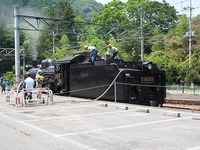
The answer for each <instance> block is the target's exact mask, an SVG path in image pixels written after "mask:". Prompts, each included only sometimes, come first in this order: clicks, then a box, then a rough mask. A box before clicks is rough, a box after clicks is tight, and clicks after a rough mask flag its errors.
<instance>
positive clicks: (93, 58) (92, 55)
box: [84, 45, 98, 65]
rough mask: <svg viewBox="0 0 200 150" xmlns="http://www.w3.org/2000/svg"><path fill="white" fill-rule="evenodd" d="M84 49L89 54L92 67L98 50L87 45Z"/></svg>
mask: <svg viewBox="0 0 200 150" xmlns="http://www.w3.org/2000/svg"><path fill="white" fill-rule="evenodd" d="M84 48H85V50H87V51H89V52H90V60H91V63H92V65H94V61H95V60H96V58H97V54H98V49H97V48H96V47H95V46H88V45H86V46H85V47H84Z"/></svg>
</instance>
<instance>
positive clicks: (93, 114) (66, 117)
mask: <svg viewBox="0 0 200 150" xmlns="http://www.w3.org/2000/svg"><path fill="white" fill-rule="evenodd" d="M134 111H135V110H127V111H124V110H123V111H111V112H103V113H92V114H84V115H72V116H65V117H59V116H58V117H47V118H42V119H30V120H24V121H21V122H36V121H46V120H54V119H59V120H63V119H71V120H74V118H75V119H77V117H78V118H80V117H87V116H99V115H107V114H116V113H127V112H134ZM136 115H139V116H141V115H144V114H136Z"/></svg>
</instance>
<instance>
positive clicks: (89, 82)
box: [50, 52, 166, 106]
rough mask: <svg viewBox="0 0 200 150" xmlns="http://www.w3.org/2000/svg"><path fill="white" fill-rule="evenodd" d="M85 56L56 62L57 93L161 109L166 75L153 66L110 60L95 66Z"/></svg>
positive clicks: (54, 88) (52, 82)
mask: <svg viewBox="0 0 200 150" xmlns="http://www.w3.org/2000/svg"><path fill="white" fill-rule="evenodd" d="M88 60H89V53H88V52H83V53H78V54H74V55H71V56H67V57H64V58H62V59H60V60H57V61H55V62H54V76H53V80H51V84H50V88H51V89H52V91H53V92H54V93H57V94H62V95H69V96H75V97H82V98H91V99H101V100H107V101H114V100H117V102H122V103H135V104H145V105H152V104H153V105H155V106H159V105H160V106H162V104H163V103H164V100H165V97H166V88H165V71H163V70H160V69H159V68H158V66H157V65H156V64H153V63H151V62H125V61H123V60H114V61H113V62H110V60H109V56H105V58H104V59H101V58H100V57H98V59H97V60H96V61H95V62H94V64H93V65H92V64H91V63H90V62H88Z"/></svg>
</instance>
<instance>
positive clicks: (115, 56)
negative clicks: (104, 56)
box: [108, 44, 120, 61]
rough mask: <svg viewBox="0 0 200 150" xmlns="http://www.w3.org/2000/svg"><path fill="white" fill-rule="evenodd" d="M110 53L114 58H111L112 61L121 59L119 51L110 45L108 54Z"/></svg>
mask: <svg viewBox="0 0 200 150" xmlns="http://www.w3.org/2000/svg"><path fill="white" fill-rule="evenodd" d="M109 53H112V56H111V58H110V60H111V61H112V60H114V59H115V58H116V59H120V57H119V52H118V49H117V48H116V47H114V46H112V45H111V44H108V54H109Z"/></svg>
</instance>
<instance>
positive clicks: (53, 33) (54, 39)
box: [53, 30, 56, 54]
mask: <svg viewBox="0 0 200 150" xmlns="http://www.w3.org/2000/svg"><path fill="white" fill-rule="evenodd" d="M55 36H56V35H55V31H54V30H53V54H54V53H55Z"/></svg>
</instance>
